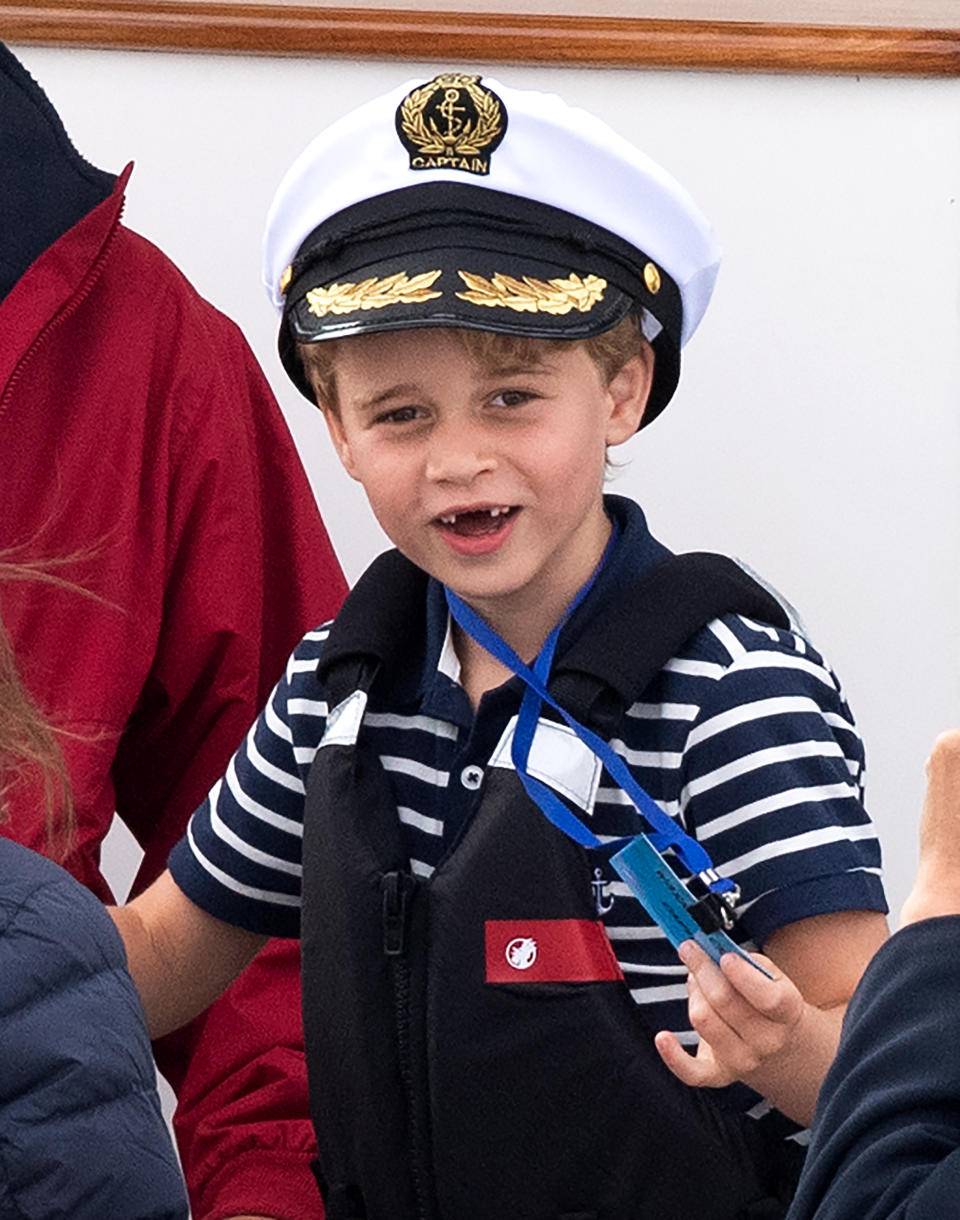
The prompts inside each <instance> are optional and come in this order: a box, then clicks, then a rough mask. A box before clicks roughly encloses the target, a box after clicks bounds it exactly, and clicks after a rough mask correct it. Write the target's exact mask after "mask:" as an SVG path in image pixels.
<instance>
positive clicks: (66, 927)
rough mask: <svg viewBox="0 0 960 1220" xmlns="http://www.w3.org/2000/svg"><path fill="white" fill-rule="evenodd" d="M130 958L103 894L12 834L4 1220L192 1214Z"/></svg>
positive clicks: (2, 900) (3, 909) (2, 857)
mask: <svg viewBox="0 0 960 1220" xmlns="http://www.w3.org/2000/svg"><path fill="white" fill-rule="evenodd" d="M125 961H126V959H125V956H124V950H123V944H122V942H121V940H120V937H119V935H118V933H117V931H116V929H115V928H114V926H113V922H112V921H111V919H110V916H109V915H108V914H107V912H106V910H105V909H104V907H103V905H102V904H101V903H100V901H99V900H98V899H97V898H95V897H94V896H93V895H92V894H91V893H90V892H89V891H88V890H86V889H84V888H83V887H82V886H81V885H79V884H78V883H77V882H76V881H74V879H73V878H72V877H70V876H69V875H68V874H67V873H65V872H64V871H63V870H62V869H61V868H59V867H58V866H57V865H55V864H53V863H51V862H50V861H49V860H46V859H44V858H43V857H42V856H38V855H37V854H36V853H34V852H31V851H28V850H27V849H26V848H24V847H21V846H20V845H19V844H17V843H13V842H11V841H10V840H9V839H4V838H0V1220H60V1218H61V1217H62V1218H63V1220H67V1217H69V1220H186V1216H187V1205H186V1199H185V1195H184V1189H183V1184H182V1180H181V1177H180V1171H179V1168H178V1165H177V1160H176V1156H175V1154H174V1151H173V1145H172V1143H171V1140H170V1137H169V1134H168V1132H167V1128H166V1126H165V1124H164V1122H163V1117H162V1115H161V1112H160V1101H159V1098H158V1096H157V1091H156V1086H155V1076H154V1067H153V1059H152V1057H151V1053H150V1044H149V1042H148V1040H147V1033H146V1028H145V1026H144V1019H143V1011H142V1009H141V1007H140V1000H139V997H138V995H137V992H136V989H135V987H134V985H133V981H132V979H131V978H130V976H129V974H128V973H127V970H126V965H125Z"/></svg>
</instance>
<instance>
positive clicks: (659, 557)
mask: <svg viewBox="0 0 960 1220" xmlns="http://www.w3.org/2000/svg"><path fill="white" fill-rule="evenodd" d="M604 508H605V509H606V512H607V515H608V516H609V517H610V519H611V520H612V521H614V522H615V523H616V525H617V526H618V527H619V537H618V539H617V542H616V545H615V547H614V550H613V553H612V554H611V555H610V557H609V559H608V560H607V562H606V564H605V565H604V566H603V568H602V570H601V571H600V573H599V574H598V576H597V579H596V582H595V584H594V586H593V588H592V589H591V590H590V592H589V593H588V594H587V596H586V598H584V601H583V603H582V604H581V605H580V606H578V607H577V609H576V610H575V611H574V613H573V614H572V615H571V616H570V620H569V622H568V623H567V624H566V626H565V627H564V628H563V631H562V632H561V634H560V640H559V643H558V646H557V657H558V659H562V657H563V654H564V652H565V651H566V650H567V649H569V648H570V646H571V645H572V644H573V643H574V642H575V641H576V640H578V639H580V638H581V637H582V636H583V635H584V633H585V631H586V630H587V629H588V628H589V626H590V624H591V622H592V621H593V619H594V618H595V617H596V615H597V614H598V613H599V612H600V611H601V610H602V608H603V606H604V605H605V604H606V603H607V602H609V601H610V600H611V599H614V598H616V597H617V596H618V594H619V593H621V592H622V591H623V590H624V589H625V588H627V587H628V586H629V585H630V584H632V583H633V582H634V581H636V580H638V579H639V578H640V577H642V576H644V575H645V574H646V573H647V572H648V571H650V569H651V568H654V567H656V565H657V564H659V563H662V562H663V561H664V560H665V559H667V558H669V556H670V554H671V552H670V551H669V550H668V549H667V548H666V547H665V546H664V545H663V544H662V543H660V542H658V541H657V540H656V539H655V538H654V537H653V535H652V534H651V533H650V531H649V529H648V527H647V521H646V517H645V516H644V513H643V509H641V507H640V505H639V504H636V503H635V502H634V501H633V500H629V499H627V498H626V497H624V496H614V495H607V496H604ZM459 674H460V664H459V661H458V659H457V655H456V652H455V651H454V648H453V637H452V632H451V625H450V614H449V611H448V610H447V603H446V599H445V598H444V596H443V586H442V585H441V584H440V583H439V581H436V580H433V579H431V580H430V582H429V584H428V587H427V598H426V649H425V655H424V665H423V668H422V670H421V674H420V681H419V684H418V689H417V690H416V691H414V690H411V689H410V688H408V695H409V696H410V697H411V698H412V699H415V700H419V702H420V707H421V710H422V711H423V712H424V713H426V714H428V715H436V716H445V717H448V718H451V719H455V720H457V721H459V720H460V719H461V717H460V716H459V715H455V716H454V715H452V713H453V711H454V709H455V708H458V707H459V702H460V701H459V699H457V698H456V696H455V695H454V694H453V691H452V690H451V688H452V687H453V688H456V690H457V691H459V687H458V686H457V680H458V678H459ZM397 693H399V692H397Z"/></svg>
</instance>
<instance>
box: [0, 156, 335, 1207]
mask: <svg viewBox="0 0 960 1220" xmlns="http://www.w3.org/2000/svg"><path fill="white" fill-rule="evenodd" d="M128 174H129V170H128V171H127V173H125V174H124V175H122V176H121V179H120V180H119V181H118V183H117V185H116V186H115V188H114V190H113V193H112V195H110V197H109V198H107V199H106V201H105V202H103V203H101V204H100V205H99V206H98V207H96V208H94V210H93V211H91V212H89V213H88V214H87V215H86V216H84V217H83V218H82V219H81V220H80V221H79V222H78V223H76V224H75V225H73V227H72V228H70V229H69V230H68V231H67V232H66V233H65V234H64V235H63V236H62V237H60V238H59V240H57V241H55V242H54V244H53V245H52V246H50V247H49V248H48V249H46V250H45V251H44V252H43V253H42V254H41V255H40V256H39V258H37V259H36V261H34V262H33V264H32V265H31V266H30V267H29V269H28V270H27V271H26V272H25V273H24V274H23V275H22V276H21V277H20V279H19V280H18V281H17V282H16V284H15V285H14V287H13V289H12V290H11V291H10V293H9V294H8V295H7V296H6V297H5V298H4V299H3V300H2V301H0V523H2V533H0V550H4V549H9V548H16V553H17V554H18V555H19V556H21V557H23V558H29V559H37V558H45V559H54V560H60V559H64V558H68V559H69V560H70V562H69V563H67V564H66V566H65V567H63V568H60V569H58V571H59V572H60V574H62V575H63V576H65V577H67V578H68V579H70V580H71V581H75V582H76V583H77V584H79V585H81V586H83V588H84V589H85V590H86V591H87V594H88V595H84V594H81V593H78V592H76V591H73V590H70V589H61V588H54V587H51V586H50V585H49V584H39V583H34V582H22V583H12V584H5V585H4V586H3V588H2V591H0V595H2V606H0V610H2V617H3V621H4V623H5V625H6V627H7V629H8V631H9V632H10V635H11V638H12V640H13V644H14V648H15V650H16V653H17V656H18V658H19V661H20V665H21V670H22V674H23V677H24V680H25V682H26V684H27V686H28V688H29V689H30V691H31V692H32V693H33V696H34V698H35V699H36V701H37V702H38V703H39V705H40V706H41V708H42V709H43V710H44V711H45V712H46V713H47V714H48V715H49V717H50V718H51V720H52V721H53V723H54V724H55V725H56V726H57V727H58V728H60V729H61V730H63V733H62V735H61V742H62V744H63V748H64V752H65V755H66V757H67V762H68V765H69V771H70V775H71V779H72V783H73V790H74V795H75V800H76V805H77V810H78V817H79V833H78V838H77V845H76V848H75V850H74V851H73V854H72V855H71V856H70V858H69V859H68V860H67V861H66V866H67V867H68V868H69V870H70V871H71V872H72V873H73V874H74V876H75V877H77V878H79V880H81V881H82V882H83V883H84V884H85V885H87V886H89V887H90V888H91V889H92V890H93V891H94V892H95V893H97V894H99V895H100V896H101V897H102V898H104V899H107V898H109V897H110V894H109V890H108V887H107V885H106V883H105V881H104V879H103V877H102V875H101V873H100V869H99V854H100V844H101V841H102V840H103V837H104V835H105V834H106V832H107V830H108V828H109V826H110V823H111V821H112V820H113V815H114V811H115V810H116V811H117V813H118V814H119V816H120V817H121V818H122V819H123V820H124V822H125V823H126V824H127V825H128V826H129V828H130V830H131V831H132V832H133V834H134V835H135V836H136V838H137V840H138V841H139V843H140V845H141V846H142V847H143V849H144V852H145V858H144V862H143V867H142V869H141V872H140V875H139V877H138V881H137V885H138V886H142V885H144V884H146V883H147V882H149V881H150V880H152V879H153V878H154V877H155V876H156V875H157V873H158V872H160V871H161V869H162V868H163V867H164V863H165V861H166V857H167V853H168V851H169V849H170V848H171V847H172V845H173V844H174V843H175V842H176V841H177V839H178V838H179V837H180V835H181V834H182V833H183V829H184V826H185V824H186V821H187V818H188V817H189V815H190V813H191V812H192V810H193V809H194V808H195V806H196V805H197V804H199V803H200V801H201V800H202V799H203V797H204V795H205V794H206V792H207V789H208V788H209V787H210V786H211V785H212V783H213V782H214V781H215V780H216V779H217V778H218V777H219V776H220V774H221V772H222V770H223V769H224V767H225V765H226V763H227V761H228V759H229V757H230V755H231V753H232V752H233V750H234V748H235V747H236V746H237V744H238V743H239V741H240V739H241V738H242V736H243V734H244V732H245V731H246V729H247V728H248V727H249V725H250V723H251V722H252V721H253V719H254V717H255V714H256V713H257V711H258V709H259V708H260V706H261V705H262V704H263V703H264V702H265V700H266V698H267V695H268V693H269V690H270V688H271V687H272V685H273V683H274V682H275V681H276V679H277V677H278V676H279V674H280V673H281V671H282V669H283V666H284V663H285V661H286V658H287V656H288V654H289V652H290V650H291V649H292V648H293V646H294V644H295V643H296V642H297V640H298V639H299V637H300V636H301V634H302V633H303V632H304V631H305V630H307V629H309V628H310V627H311V626H314V625H316V624H317V623H319V622H321V621H322V620H323V619H325V618H327V617H329V616H330V615H331V614H332V613H333V612H334V611H335V610H336V609H337V607H338V605H339V603H340V600H341V598H342V596H343V593H344V591H345V585H344V580H343V577H342V575H341V572H340V568H339V566H338V564H337V560H336V558H335V556H334V554H333V551H332V549H331V547H330V543H329V541H328V539H327V536H326V533H325V531H324V528H323V525H322V523H321V520H320V517H319V515H318V513H317V509H316V506H315V503H314V499H313V496H312V494H311V491H310V488H309V486H308V483H307V480H306V476H305V474H304V472H303V469H302V467H301V465H300V463H299V460H298V458H297V455H296V452H295V450H294V447H293V443H292V441H291V438H290V435H289V433H288V431H287V428H286V426H285V423H284V421H283V419H282V417H281V414H280V411H279V409H278V408H277V405H276V403H275V401H274V399H273V397H272V395H271V393H270V391H269V389H268V387H267V384H266V382H265V380H264V378H263V375H262V373H261V372H260V370H259V368H258V367H257V365H256V362H255V360H254V358H253V355H252V354H251V352H250V350H249V348H248V346H247V344H246V342H245V340H244V339H243V337H242V336H241V334H240V332H239V330H238V329H237V327H236V326H235V325H234V324H233V323H232V322H231V321H229V319H227V318H226V317H224V316H223V315H222V314H220V313H218V312H217V310H215V309H214V308H213V307H212V306H211V305H209V304H208V303H207V302H206V301H204V300H203V299H202V298H200V297H199V296H198V295H197V293H196V292H195V291H194V290H193V289H192V288H191V286H190V285H189V283H188V282H187V281H186V280H185V279H184V277H183V276H182V275H181V274H180V273H179V272H178V271H177V269H176V268H175V267H174V266H173V265H172V264H171V263H170V261H169V260H168V259H167V258H166V257H165V256H164V255H163V254H161V253H160V251H159V250H157V249H156V248H155V247H154V246H152V245H150V243H149V242H147V241H144V240H143V239H142V238H140V237H138V236H137V235H136V234H134V233H131V232H130V231H129V230H128V229H125V228H124V227H123V226H122V225H121V224H120V223H119V221H120V212H121V208H122V201H123V187H124V184H125V182H126V178H127V176H128ZM39 809H40V805H39V802H37V801H36V800H35V799H30V794H29V793H23V794H22V796H21V799H19V800H17V799H15V801H14V808H13V811H12V817H11V820H10V822H9V823H8V824H7V825H5V826H4V827H3V833H4V834H6V835H8V836H10V837H11V838H15V839H18V840H19V841H20V842H22V843H25V844H27V845H29V846H31V847H34V848H37V849H40V850H43V849H44V846H45V843H44V831H43V822H42V817H41V814H40V812H39ZM299 1003H300V1001H299V985H298V959H297V955H296V951H295V947H294V946H293V945H290V944H287V943H284V942H277V943H275V944H274V945H272V946H270V947H268V949H267V950H266V951H265V952H264V954H263V955H262V957H261V958H260V959H258V960H257V961H256V962H255V963H254V964H253V966H251V968H250V969H249V971H248V972H247V973H246V975H244V976H243V978H242V979H241V980H238V983H237V984H236V985H235V986H234V987H233V988H232V989H231V992H229V993H228V995H227V996H226V997H224V999H223V1000H221V1001H220V1002H218V1004H216V1005H215V1006H214V1007H213V1008H212V1009H211V1010H210V1012H209V1013H208V1014H207V1015H206V1016H205V1017H204V1018H203V1019H202V1020H201V1021H200V1022H198V1023H197V1024H196V1025H195V1026H194V1027H191V1029H190V1031H188V1033H187V1034H186V1035H184V1034H181V1035H178V1036H177V1038H176V1039H175V1040H171V1039H168V1040H167V1042H166V1044H165V1045H164V1046H163V1047H162V1048H158V1056H159V1058H160V1061H161V1065H162V1069H163V1071H164V1073H165V1074H166V1075H167V1076H168V1077H169V1078H170V1080H171V1082H172V1083H173V1084H174V1087H175V1088H177V1090H178V1093H179V1098H180V1107H179V1111H178V1120H177V1132H178V1138H179V1140H180V1144H181V1152H182V1156H183V1162H184V1167H185V1171H186V1175H187V1178H188V1183H189V1185H190V1189H191V1195H192V1202H193V1208H194V1216H195V1220H220V1218H222V1217H228V1216H234V1215H239V1214H246V1213H253V1214H261V1213H262V1214H264V1215H268V1216H282V1217H284V1218H285V1220H286V1218H288V1220H308V1218H309V1220H316V1218H317V1217H319V1216H321V1215H322V1207H321V1204H320V1202H319V1196H318V1194H317V1191H316V1187H315V1185H314V1183H313V1179H312V1176H311V1174H310V1172H309V1169H308V1161H309V1159H310V1156H311V1155H312V1147H313V1138H312V1132H311V1128H310V1124H309V1118H308V1106H307V1098H306V1078H305V1074H304V1066H303V1052H302V1044H301V1039H302V1033H301V1028H300V1009H299ZM191 1044H195V1046H194V1049H193V1053H192V1055H190V1056H189V1062H188V1056H187V1053H186V1052H187V1050H188V1049H189V1047H190V1045H191Z"/></svg>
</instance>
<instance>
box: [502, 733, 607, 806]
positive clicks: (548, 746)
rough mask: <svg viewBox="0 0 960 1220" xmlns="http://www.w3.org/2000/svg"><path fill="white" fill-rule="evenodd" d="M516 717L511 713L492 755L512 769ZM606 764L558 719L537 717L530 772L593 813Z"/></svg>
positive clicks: (528, 762) (531, 746)
mask: <svg viewBox="0 0 960 1220" xmlns="http://www.w3.org/2000/svg"><path fill="white" fill-rule="evenodd" d="M516 728H517V718H516V716H512V717H511V719H510V722H509V724H508V725H507V727H506V728H505V729H504V731H503V736H502V737H501V738H500V740H499V742H498V743H497V748H496V749H495V750H494V752H493V754H492V756H491V758H490V766H491V767H508V768H510V769H513V759H512V757H511V755H510V751H511V750H512V748H513V735H514V733H515V732H516ZM602 770H603V764H602V763H601V762H600V759H599V758H597V756H596V754H594V752H593V751H592V750H591V749H590V747H589V746H588V745H585V744H584V743H583V742H582V741H581V740H580V738H579V737H578V736H577V735H576V733H575V732H574V731H573V729H571V728H569V727H568V726H567V725H565V724H559V723H558V722H557V721H555V720H538V721H537V728H536V732H535V733H534V735H533V742H532V743H531V745H530V755H529V757H528V758H527V772H528V774H530V775H532V776H533V778H534V779H538V780H540V781H541V782H542V783H544V784H546V785H547V786H548V787H550V788H553V789H554V790H555V791H556V792H559V793H560V794H561V795H562V796H565V797H567V799H568V800H571V801H573V803H574V804H575V805H576V806H577V807H578V808H579V809H582V810H583V811H584V813H587V814H592V813H593V805H594V802H595V801H596V799H597V788H598V787H599V785H600V774H601V772H602Z"/></svg>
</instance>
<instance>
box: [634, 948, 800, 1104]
mask: <svg viewBox="0 0 960 1220" xmlns="http://www.w3.org/2000/svg"><path fill="white" fill-rule="evenodd" d="M677 952H678V955H679V957H680V960H681V961H682V962H683V964H684V965H685V966H686V967H687V969H688V970H689V971H690V974H689V977H688V979H687V992H688V995H689V1011H690V1024H691V1025H692V1026H693V1028H694V1029H695V1030H696V1031H697V1033H698V1034H699V1035H700V1044H699V1046H698V1047H697V1051H696V1054H695V1055H690V1054H688V1053H687V1051H685V1050H684V1049H683V1047H682V1046H681V1044H680V1042H679V1041H678V1040H677V1038H676V1036H675V1035H674V1034H672V1033H670V1032H669V1031H668V1030H661V1031H660V1033H659V1034H657V1036H656V1039H655V1043H656V1047H657V1050H658V1051H659V1052H660V1057H661V1059H663V1061H664V1063H665V1064H666V1065H667V1067H668V1068H669V1069H670V1070H671V1072H673V1074H674V1075H675V1076H678V1077H679V1078H680V1079H681V1080H682V1081H683V1082H684V1084H689V1085H695V1086H696V1087H698V1088H712V1089H717V1088H722V1087H723V1086H724V1085H728V1084H732V1083H733V1081H734V1080H745V1079H746V1078H747V1077H748V1076H752V1075H753V1074H754V1073H756V1072H757V1070H758V1069H759V1068H761V1067H762V1065H763V1063H764V1062H765V1061H766V1060H768V1059H770V1058H771V1057H772V1056H776V1055H779V1054H781V1053H782V1051H783V1049H784V1047H785V1046H786V1045H787V1044H788V1042H789V1041H790V1038H791V1035H792V1033H793V1031H794V1029H795V1028H796V1026H797V1025H798V1024H799V1022H800V1020H801V1018H802V1015H803V1007H804V1003H803V997H802V996H801V995H800V992H799V991H797V989H796V987H794V985H793V983H791V981H790V980H789V979H788V978H787V977H786V975H785V974H782V973H781V972H780V971H779V970H777V968H776V966H775V965H774V964H773V962H771V961H770V959H769V958H766V957H763V956H762V955H761V954H759V953H758V954H755V955H754V957H755V960H756V961H758V962H759V963H760V964H761V965H762V966H763V967H764V969H766V970H769V971H770V973H771V974H772V975H773V976H774V978H773V979H768V978H766V977H765V976H764V975H763V974H761V973H760V971H759V970H757V969H755V968H754V967H753V966H751V965H750V963H749V962H747V961H744V959H743V958H742V957H739V956H738V955H737V954H736V953H725V954H724V955H723V957H722V958H721V960H720V965H719V966H717V965H716V964H715V963H714V962H713V961H712V960H711V959H710V958H709V957H708V956H707V954H706V953H705V952H704V951H703V949H701V948H700V946H699V945H698V944H697V943H696V941H692V940H688V941H684V943H683V944H682V945H681V946H680V948H679V949H678V951H677Z"/></svg>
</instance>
